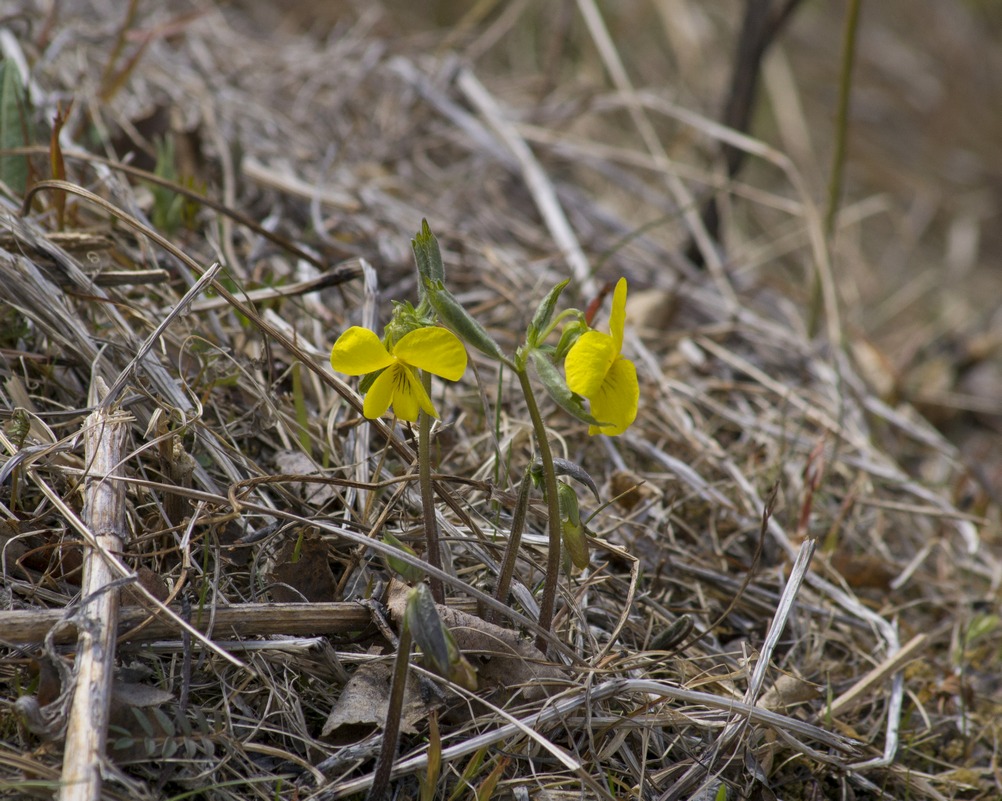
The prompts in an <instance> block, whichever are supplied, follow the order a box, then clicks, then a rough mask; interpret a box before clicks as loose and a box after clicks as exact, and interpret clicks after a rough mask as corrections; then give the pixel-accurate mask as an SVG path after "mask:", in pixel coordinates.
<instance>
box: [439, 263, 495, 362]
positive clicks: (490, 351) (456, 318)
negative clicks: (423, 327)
mask: <svg viewBox="0 0 1002 801" xmlns="http://www.w3.org/2000/svg"><path fill="white" fill-rule="evenodd" d="M425 289H426V290H427V297H428V301H429V302H430V303H431V306H432V308H433V309H434V310H435V313H436V314H438V319H439V320H440V321H441V322H442V323H444V324H445V326H446V327H448V328H449V329H451V330H452V332H453V333H454V334H456V336H458V337H459V338H460V339H461V340H463V341H464V342H465V343H466V344H467V345H470V346H471V347H474V348H476V349H477V350H479V351H480V352H481V353H483V354H485V355H486V356H490V357H491V358H492V359H496V360H497V361H499V362H502V363H505V364H506V363H508V358H507V357H506V356H505V355H504V351H503V350H501V346H500V345H498V343H497V342H495V341H494V339H493V338H492V337H491V335H490V334H488V333H487V331H486V330H484V327H483V326H482V325H480V323H478V322H477V321H476V320H475V319H474V318H473V317H471V316H470V313H469V312H468V311H466V309H464V308H463V305H462V304H461V303H460V302H459V301H458V300H456V298H455V297H454V296H453V294H452V293H451V292H450V291H449V290H448V289H446V288H445V287H444V286H442V284H441V282H436V283H432V282H428V283H427V285H426V287H425Z"/></svg>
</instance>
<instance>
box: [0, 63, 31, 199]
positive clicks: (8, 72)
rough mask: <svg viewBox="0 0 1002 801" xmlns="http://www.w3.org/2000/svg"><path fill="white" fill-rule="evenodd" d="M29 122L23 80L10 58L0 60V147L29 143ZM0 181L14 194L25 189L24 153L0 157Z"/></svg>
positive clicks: (14, 146) (23, 191)
mask: <svg viewBox="0 0 1002 801" xmlns="http://www.w3.org/2000/svg"><path fill="white" fill-rule="evenodd" d="M30 138H31V121H30V117H29V113H28V96H27V94H26V93H25V91H24V79H23V78H22V76H21V72H20V70H18V68H17V65H16V64H15V63H14V62H13V61H11V60H10V59H6V60H4V61H2V62H0V150H10V149H13V148H17V147H26V146H28V145H29V144H31V141H30ZM0 181H3V182H4V183H5V184H7V186H9V187H10V188H11V190H12V191H13V192H15V193H17V194H18V195H22V196H23V195H24V193H25V191H27V188H28V159H27V157H26V156H2V157H0Z"/></svg>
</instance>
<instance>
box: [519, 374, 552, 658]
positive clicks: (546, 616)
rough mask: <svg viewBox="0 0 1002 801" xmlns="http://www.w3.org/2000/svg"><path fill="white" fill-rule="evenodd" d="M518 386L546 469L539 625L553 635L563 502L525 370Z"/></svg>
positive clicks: (542, 645)
mask: <svg viewBox="0 0 1002 801" xmlns="http://www.w3.org/2000/svg"><path fill="white" fill-rule="evenodd" d="M516 373H517V374H518V383H519V384H520V385H521V387H522V394H523V395H525V404H526V406H527V407H528V409H529V417H531V418H532V427H533V430H534V431H535V432H536V447H537V448H539V461H540V463H541V464H542V466H543V486H544V491H545V492H546V506H547V516H548V517H549V535H550V542H549V546H550V547H549V552H548V553H547V557H546V579H545V581H544V583H543V599H542V601H541V602H540V604H539V625H540V627H541V628H542V629H544V630H545V631H549V630H550V627H551V625H552V624H553V609H554V606H555V604H556V599H557V581H558V580H559V578H560V502H559V500H558V498H557V474H556V472H555V471H554V469H553V454H552V453H551V451H550V442H549V440H548V439H547V438H546V426H545V425H544V424H543V418H542V416H541V415H540V413H539V407H538V406H537V405H536V396H535V395H534V394H533V392H532V385H531V383H530V382H529V373H528V372H527V371H526V370H524V369H522V370H516ZM536 646H537V647H538V648H539V650H540V651H543V652H544V653H545V652H546V638H545V637H543V636H542V635H540V636H539V637H537V638H536Z"/></svg>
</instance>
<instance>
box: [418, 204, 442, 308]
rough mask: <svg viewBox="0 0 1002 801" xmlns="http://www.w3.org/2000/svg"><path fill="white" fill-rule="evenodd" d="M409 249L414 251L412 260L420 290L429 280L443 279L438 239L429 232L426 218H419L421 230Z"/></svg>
mask: <svg viewBox="0 0 1002 801" xmlns="http://www.w3.org/2000/svg"><path fill="white" fill-rule="evenodd" d="M411 249H412V250H413V251H414V261H415V262H417V269H418V276H419V280H418V286H419V287H420V288H421V291H422V292H423V291H424V288H425V286H426V285H427V283H428V282H429V281H430V282H432V283H441V282H443V281H445V265H444V264H443V263H442V251H441V250H439V247H438V239H437V238H436V237H435V235H434V234H433V233H432V232H431V227H430V226H429V225H428V221H427V220H421V231H420V232H419V233H418V234H417V235H416V236H415V237H414V239H412V240H411Z"/></svg>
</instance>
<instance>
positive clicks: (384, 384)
mask: <svg viewBox="0 0 1002 801" xmlns="http://www.w3.org/2000/svg"><path fill="white" fill-rule="evenodd" d="M400 369H402V370H406V369H407V368H406V367H401V366H400V365H398V364H395V365H393V366H392V367H388V368H387V369H385V370H383V372H381V373H380V374H379V375H378V376H376V380H375V381H373V382H372V386H371V387H369V391H368V392H366V393H365V403H364V404H363V405H362V414H364V415H365V416H366V417H368V418H369V419H370V420H375V419H376V418H378V417H382V416H383V415H384V414H386V410H387V409H389V408H390V403H391V402H392V401H393V391H394V387H395V386H396V377H395V376H394V373H395V372H396V371H397V370H400Z"/></svg>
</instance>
